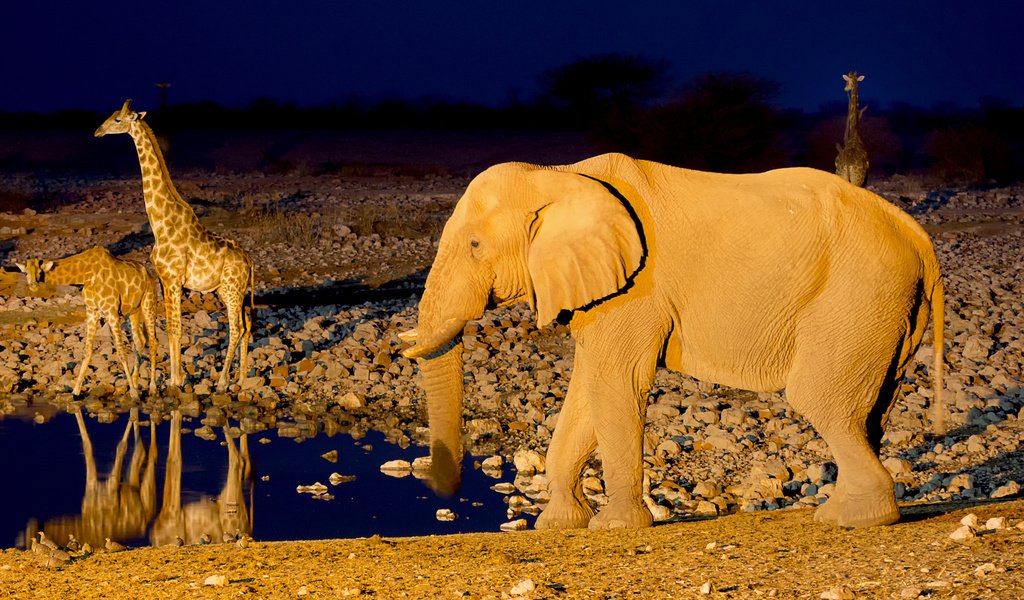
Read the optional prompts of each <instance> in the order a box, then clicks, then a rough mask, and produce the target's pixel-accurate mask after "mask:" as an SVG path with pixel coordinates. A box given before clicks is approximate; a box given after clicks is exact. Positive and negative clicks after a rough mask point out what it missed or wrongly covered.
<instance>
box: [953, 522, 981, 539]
mask: <svg viewBox="0 0 1024 600" xmlns="http://www.w3.org/2000/svg"><path fill="white" fill-rule="evenodd" d="M974 537H977V536H976V535H975V533H974V529H973V528H972V527H971V526H970V525H961V526H960V527H958V528H957V530H956V531H954V532H953V533H951V534H949V539H951V540H956V541H958V542H961V541H964V540H969V539H971V538H974Z"/></svg>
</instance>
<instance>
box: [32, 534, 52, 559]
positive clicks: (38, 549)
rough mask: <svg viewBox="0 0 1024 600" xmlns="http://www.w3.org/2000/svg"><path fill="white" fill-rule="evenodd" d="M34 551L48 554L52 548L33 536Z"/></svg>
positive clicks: (44, 554)
mask: <svg viewBox="0 0 1024 600" xmlns="http://www.w3.org/2000/svg"><path fill="white" fill-rule="evenodd" d="M32 552H34V553H36V554H41V555H43V556H46V555H48V554H49V553H50V549H49V548H47V547H46V546H44V545H42V544H40V543H39V542H37V541H36V538H32Z"/></svg>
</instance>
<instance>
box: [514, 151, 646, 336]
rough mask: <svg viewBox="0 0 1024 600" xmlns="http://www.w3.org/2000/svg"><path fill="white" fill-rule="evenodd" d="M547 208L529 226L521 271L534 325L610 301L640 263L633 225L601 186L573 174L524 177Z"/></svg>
mask: <svg viewBox="0 0 1024 600" xmlns="http://www.w3.org/2000/svg"><path fill="white" fill-rule="evenodd" d="M530 177H531V178H532V179H533V183H534V184H535V185H536V189H537V190H538V192H539V193H540V194H541V195H542V196H544V197H547V198H548V199H549V200H550V203H548V204H546V205H545V206H544V207H543V208H541V209H540V210H539V211H537V213H536V218H535V219H534V221H533V222H532V224H531V226H530V239H531V243H530V247H529V253H528V255H527V269H528V270H529V274H530V283H531V285H532V288H533V290H532V292H533V293H532V296H533V302H534V310H535V311H536V312H537V325H538V326H539V327H543V326H545V325H547V324H548V323H550V322H551V321H553V320H554V319H555V317H557V316H558V313H559V312H560V311H562V310H574V309H577V308H580V307H583V306H586V305H588V304H590V303H591V302H594V301H596V300H600V299H602V298H605V297H606V296H610V295H612V294H614V293H615V292H617V291H619V290H620V289H622V287H623V286H625V285H626V283H627V281H628V280H629V277H630V276H632V275H633V274H634V273H636V271H637V269H639V268H640V263H641V261H642V260H643V253H644V248H643V243H642V242H641V239H640V233H639V232H638V231H637V224H636V222H635V221H634V219H633V216H632V215H631V214H630V213H629V211H628V210H627V209H626V207H625V206H624V205H623V203H622V201H621V200H619V198H617V197H616V196H615V195H613V194H612V192H611V191H609V190H608V189H607V188H606V187H605V186H604V185H603V184H602V183H600V182H598V181H595V180H593V179H591V178H589V177H585V176H583V175H578V174H576V173H565V172H560V171H536V172H534V173H531V174H530Z"/></svg>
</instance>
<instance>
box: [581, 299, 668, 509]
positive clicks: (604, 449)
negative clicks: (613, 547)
mask: <svg viewBox="0 0 1024 600" xmlns="http://www.w3.org/2000/svg"><path fill="white" fill-rule="evenodd" d="M644 318H649V317H643V315H642V314H641V315H638V319H637V320H636V322H623V321H618V322H615V321H613V322H612V323H610V324H609V325H608V326H607V327H605V328H604V329H603V330H602V331H600V332H594V331H588V332H587V336H586V338H585V339H584V340H581V342H580V344H578V345H577V349H576V351H577V365H578V366H579V371H577V372H574V374H573V379H574V380H575V379H576V378H577V377H584V378H585V381H586V383H585V385H584V389H586V390H587V395H588V401H589V405H590V418H591V421H592V423H593V425H594V432H595V434H596V437H597V448H598V454H599V455H600V457H601V463H602V466H603V468H604V484H605V493H606V494H607V495H608V504H607V505H605V506H604V508H602V509H601V511H600V512H598V514H597V515H596V516H594V518H593V519H591V520H590V528H591V529H617V528H636V527H648V526H650V525H651V523H653V520H654V519H653V517H652V516H651V512H650V510H648V509H647V506H646V505H645V504H644V502H643V475H644V473H643V428H644V410H645V407H646V404H647V394H648V392H649V391H650V387H651V384H652V383H653V381H654V372H655V369H656V367H657V358H658V354H659V352H660V349H661V346H662V344H663V342H664V339H665V333H663V332H661V331H659V330H657V329H656V328H655V326H654V324H652V323H650V322H644V321H643V319H644ZM598 333H599V334H598ZM581 354H582V356H581Z"/></svg>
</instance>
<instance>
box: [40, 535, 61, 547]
mask: <svg viewBox="0 0 1024 600" xmlns="http://www.w3.org/2000/svg"><path fill="white" fill-rule="evenodd" d="M39 543H40V544H42V545H44V546H46V547H47V548H49V549H50V550H57V549H58V546H57V544H56V543H54V542H53V540H51V539H50V538H48V537H46V534H45V533H43V532H42V531H40V532H39Z"/></svg>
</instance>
